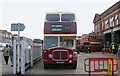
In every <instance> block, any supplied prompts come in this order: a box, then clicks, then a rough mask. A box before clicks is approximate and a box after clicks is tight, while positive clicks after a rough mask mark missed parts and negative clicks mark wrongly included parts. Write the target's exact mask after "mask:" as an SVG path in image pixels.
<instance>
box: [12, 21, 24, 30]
mask: <svg viewBox="0 0 120 76" xmlns="http://www.w3.org/2000/svg"><path fill="white" fill-rule="evenodd" d="M18 26H19V27H18ZM18 28H19V30H20V31H23V30H24V29H25V26H24V24H22V23H13V24H11V31H18Z"/></svg>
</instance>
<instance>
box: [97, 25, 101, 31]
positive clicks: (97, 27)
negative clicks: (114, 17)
mask: <svg viewBox="0 0 120 76" xmlns="http://www.w3.org/2000/svg"><path fill="white" fill-rule="evenodd" d="M99 27H100V25H99V24H97V32H99Z"/></svg>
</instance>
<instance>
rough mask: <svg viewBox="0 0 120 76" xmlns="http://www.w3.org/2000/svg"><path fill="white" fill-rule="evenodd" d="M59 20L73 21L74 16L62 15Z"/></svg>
mask: <svg viewBox="0 0 120 76" xmlns="http://www.w3.org/2000/svg"><path fill="white" fill-rule="evenodd" d="M61 20H62V21H75V16H74V14H62V15H61Z"/></svg>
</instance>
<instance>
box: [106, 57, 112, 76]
mask: <svg viewBox="0 0 120 76" xmlns="http://www.w3.org/2000/svg"><path fill="white" fill-rule="evenodd" d="M107 76H112V68H111V60H110V59H109V60H108V71H107Z"/></svg>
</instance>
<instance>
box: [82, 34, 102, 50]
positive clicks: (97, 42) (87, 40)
mask: <svg viewBox="0 0 120 76" xmlns="http://www.w3.org/2000/svg"><path fill="white" fill-rule="evenodd" d="M90 36H91V35H89V36H84V38H82V37H81V40H80V50H82V46H84V49H85V46H86V45H87V46H89V44H91V51H99V50H100V47H101V38H97V36H94V38H91V37H90Z"/></svg>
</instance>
